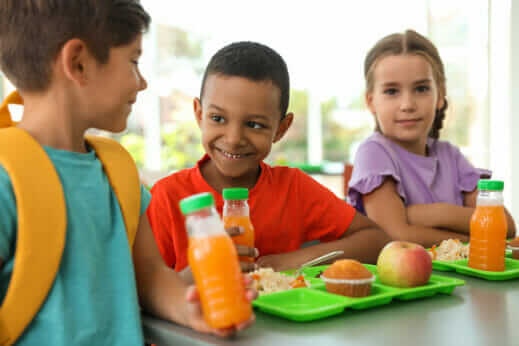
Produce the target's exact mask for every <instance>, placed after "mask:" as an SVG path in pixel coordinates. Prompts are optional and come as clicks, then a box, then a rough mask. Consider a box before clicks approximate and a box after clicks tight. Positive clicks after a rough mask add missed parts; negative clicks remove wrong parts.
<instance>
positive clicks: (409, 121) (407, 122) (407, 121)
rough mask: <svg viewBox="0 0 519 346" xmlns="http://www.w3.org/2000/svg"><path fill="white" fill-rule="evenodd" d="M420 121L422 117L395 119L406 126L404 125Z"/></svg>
mask: <svg viewBox="0 0 519 346" xmlns="http://www.w3.org/2000/svg"><path fill="white" fill-rule="evenodd" d="M420 121H422V119H405V120H397V121H396V123H397V124H400V125H404V126H406V125H414V124H416V123H418V122H420Z"/></svg>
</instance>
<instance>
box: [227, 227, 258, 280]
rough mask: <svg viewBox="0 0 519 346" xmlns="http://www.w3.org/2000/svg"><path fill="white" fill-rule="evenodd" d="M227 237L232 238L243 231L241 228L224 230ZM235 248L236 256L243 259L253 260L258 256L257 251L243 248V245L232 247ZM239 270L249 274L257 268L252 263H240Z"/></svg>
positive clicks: (246, 247)
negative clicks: (249, 258)
mask: <svg viewBox="0 0 519 346" xmlns="http://www.w3.org/2000/svg"><path fill="white" fill-rule="evenodd" d="M225 231H226V232H227V233H228V234H229V236H231V237H234V236H237V235H240V234H242V233H243V229H242V228H241V227H229V228H227V229H226V230H225ZM234 246H235V247H236V252H237V253H238V256H243V257H251V258H252V259H255V258H256V257H258V256H259V251H258V249H256V248H252V247H248V246H244V245H237V244H235V245H234ZM240 266H241V270H242V271H243V272H250V271H253V270H255V269H257V268H258V267H257V266H256V264H255V263H254V262H241V261H240Z"/></svg>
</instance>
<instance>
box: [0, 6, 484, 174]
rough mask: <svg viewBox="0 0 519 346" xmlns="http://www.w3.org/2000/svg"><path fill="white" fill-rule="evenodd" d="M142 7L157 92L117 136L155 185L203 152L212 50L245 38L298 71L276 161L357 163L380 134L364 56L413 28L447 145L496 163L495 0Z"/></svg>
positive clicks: (144, 96)
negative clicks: (199, 106) (148, 22)
mask: <svg viewBox="0 0 519 346" xmlns="http://www.w3.org/2000/svg"><path fill="white" fill-rule="evenodd" d="M142 4H143V6H144V7H145V8H146V9H147V10H148V11H149V12H150V13H151V16H152V18H153V25H152V28H151V30H150V32H149V33H147V34H146V36H145V42H144V55H143V57H142V60H141V67H142V70H143V71H142V72H143V74H144V75H145V77H146V78H147V80H148V85H149V87H148V89H147V90H146V91H144V92H142V93H141V94H140V96H139V98H138V102H137V104H136V105H135V107H134V112H133V114H132V116H131V118H130V122H129V127H128V130H127V131H126V132H125V133H123V134H119V135H116V136H115V137H116V138H118V139H120V141H121V142H122V143H123V144H124V145H125V146H126V147H127V148H128V149H129V150H130V152H131V153H132V155H133V156H134V158H135V160H136V161H137V164H138V165H139V167H140V168H141V169H142V170H143V171H144V172H145V173H146V174H148V175H149V176H150V177H151V178H150V180H151V181H153V180H155V178H156V177H159V176H162V175H164V174H166V173H168V172H170V171H172V170H178V169H182V168H185V167H191V166H193V165H194V164H195V163H196V161H197V160H198V159H199V158H200V157H201V156H202V155H203V148H202V147H201V144H200V133H199V129H198V127H197V125H196V122H195V121H194V115H193V110H192V99H193V97H195V96H198V94H199V88H200V82H201V78H202V74H203V70H204V68H205V65H206V64H207V62H208V60H209V58H210V57H211V56H212V54H214V53H215V52H216V51H217V50H218V49H219V48H221V47H223V46H224V45H226V44H228V43H231V42H234V41H239V40H251V41H258V42H261V43H264V44H267V45H269V46H270V47H272V48H274V49H275V50H276V51H278V52H279V53H280V54H281V55H282V56H283V57H284V59H285V60H286V62H287V65H288V68H289V72H290V76H291V86H292V90H291V100H290V106H289V110H290V111H292V112H294V113H295V121H294V123H293V125H292V128H291V129H290V130H289V132H288V133H287V135H286V137H285V138H284V139H283V140H282V141H281V142H280V143H278V144H275V145H274V146H273V150H272V153H271V155H270V156H269V157H268V161H269V162H270V163H273V164H276V163H284V162H287V161H298V162H308V163H321V162H322V161H338V162H347V161H353V157H354V153H355V149H356V147H357V146H358V144H359V143H360V142H361V141H362V140H363V139H364V138H366V137H367V136H369V134H371V133H372V131H373V128H374V121H373V117H372V116H371V114H370V113H369V112H368V111H367V109H366V107H365V105H364V77H363V60H364V57H365V54H366V53H367V51H368V49H369V48H370V47H371V46H372V45H373V44H374V43H375V42H376V41H377V40H378V39H380V38H382V37H383V36H385V35H387V34H389V33H392V32H402V31H404V30H405V29H406V28H412V29H415V30H417V31H418V32H420V33H422V34H425V35H427V36H428V37H429V38H431V39H432V40H433V42H434V43H435V44H436V45H437V47H438V49H439V51H440V54H441V56H442V58H443V60H444V63H445V66H446V70H447V89H448V100H449V110H448V112H447V118H446V121H445V123H444V130H442V131H441V138H442V139H446V140H449V141H452V142H453V143H454V144H456V145H458V146H460V147H461V149H462V151H463V152H464V153H465V154H466V155H467V156H468V157H469V158H470V159H471V160H472V162H473V163H474V164H475V165H477V166H481V167H486V166H488V163H489V160H488V156H489V153H488V148H489V145H488V138H489V135H488V122H489V120H488V36H489V34H488V17H489V9H488V1H487V0H472V1H469V0H463V1H446V0H442V1H431V0H422V1H416V0H400V1H397V2H384V1H374V0H371V1H363V2H345V1H344V2H343V1H331V0H323V1H320V2H317V3H316V2H300V1H297V2H296V1H275V0H264V1H262V2H261V3H257V4H256V3H254V4H247V5H244V3H243V2H242V1H237V0H229V1H224V2H214V1H208V0H206V1H203V0H192V1H189V2H183V3H182V5H181V6H179V5H178V3H177V2H173V1H152V0H143V1H142ZM255 5H257V6H255ZM251 11H254V15H251ZM1 90H2V89H0V92H1Z"/></svg>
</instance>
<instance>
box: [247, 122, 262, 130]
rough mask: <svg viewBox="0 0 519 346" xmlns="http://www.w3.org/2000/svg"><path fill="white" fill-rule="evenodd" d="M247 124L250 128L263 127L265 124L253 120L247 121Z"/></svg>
mask: <svg viewBox="0 0 519 346" xmlns="http://www.w3.org/2000/svg"><path fill="white" fill-rule="evenodd" d="M247 126H248V127H250V128H252V129H264V128H265V125H263V124H260V123H257V122H255V121H247Z"/></svg>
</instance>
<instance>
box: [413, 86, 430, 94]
mask: <svg viewBox="0 0 519 346" xmlns="http://www.w3.org/2000/svg"><path fill="white" fill-rule="evenodd" d="M430 89H431V88H430V87H428V86H427V85H420V86H418V87H417V88H416V91H418V92H419V93H425V92H428V91H429V90H430Z"/></svg>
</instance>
